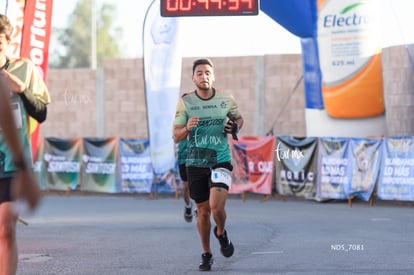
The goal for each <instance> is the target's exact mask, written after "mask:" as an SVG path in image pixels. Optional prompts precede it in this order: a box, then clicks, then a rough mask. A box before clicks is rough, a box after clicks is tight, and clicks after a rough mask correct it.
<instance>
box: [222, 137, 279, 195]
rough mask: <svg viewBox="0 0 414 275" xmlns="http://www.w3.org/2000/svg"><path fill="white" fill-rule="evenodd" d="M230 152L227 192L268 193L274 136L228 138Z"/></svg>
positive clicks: (270, 182)
mask: <svg viewBox="0 0 414 275" xmlns="http://www.w3.org/2000/svg"><path fill="white" fill-rule="evenodd" d="M229 144H230V149H231V154H232V164H233V172H232V181H233V183H232V185H231V187H230V190H229V193H232V194H240V193H243V192H251V193H257V194H265V195H270V194H271V193H272V183H273V165H274V155H275V154H274V152H275V138H274V137H273V136H268V137H239V140H238V141H236V140H233V139H229Z"/></svg>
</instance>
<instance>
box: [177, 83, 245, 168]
mask: <svg viewBox="0 0 414 275" xmlns="http://www.w3.org/2000/svg"><path fill="white" fill-rule="evenodd" d="M194 116H197V117H199V122H198V125H197V126H196V127H195V128H194V129H192V131H191V132H190V133H189V136H188V147H187V161H186V165H187V166H194V167H212V166H214V165H216V164H217V163H222V162H230V161H231V155H230V147H229V143H228V138H227V135H226V134H223V130H224V126H225V125H226V123H227V119H228V118H231V119H237V118H239V117H240V113H239V110H238V107H237V103H236V101H235V99H234V97H233V96H231V95H228V94H224V93H221V92H219V91H216V90H215V92H214V95H213V96H212V97H211V98H209V99H202V98H200V97H199V96H198V95H197V94H196V93H195V92H191V93H189V94H187V95H185V96H183V97H182V98H181V99H180V100H179V102H178V105H177V112H176V117H175V121H174V123H175V125H186V124H187V121H188V119H189V118H190V117H194Z"/></svg>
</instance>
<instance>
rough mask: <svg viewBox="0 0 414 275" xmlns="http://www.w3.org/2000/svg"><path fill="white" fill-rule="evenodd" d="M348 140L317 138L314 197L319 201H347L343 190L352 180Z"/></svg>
mask: <svg viewBox="0 0 414 275" xmlns="http://www.w3.org/2000/svg"><path fill="white" fill-rule="evenodd" d="M348 146H349V139H347V138H319V140H318V171H319V175H318V177H317V185H316V196H317V197H318V198H321V199H347V198H348V197H347V195H346V194H345V188H346V186H347V185H350V181H351V179H352V165H351V163H350V157H349V151H348Z"/></svg>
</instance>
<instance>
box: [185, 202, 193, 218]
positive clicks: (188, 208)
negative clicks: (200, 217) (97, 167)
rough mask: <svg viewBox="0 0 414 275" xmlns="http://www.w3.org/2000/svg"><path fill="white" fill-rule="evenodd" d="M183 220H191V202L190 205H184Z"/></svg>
mask: <svg viewBox="0 0 414 275" xmlns="http://www.w3.org/2000/svg"><path fill="white" fill-rule="evenodd" d="M184 220H185V221H186V222H192V221H193V207H192V204H190V206H186V205H184Z"/></svg>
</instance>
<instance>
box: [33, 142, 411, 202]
mask: <svg viewBox="0 0 414 275" xmlns="http://www.w3.org/2000/svg"><path fill="white" fill-rule="evenodd" d="M230 148H231V154H232V159H233V166H234V169H233V173H232V175H233V183H232V185H231V187H230V190H229V193H231V194H245V193H255V194H262V195H267V196H269V195H275V194H277V195H278V196H282V197H289V196H293V197H302V198H306V199H313V200H317V201H323V200H329V199H338V200H348V201H349V200H351V199H353V198H359V199H361V200H363V201H372V199H373V198H376V199H380V200H399V201H414V137H411V136H407V137H386V138H338V137H319V138H316V137H305V138H297V137H292V136H278V137H274V136H265V137H250V136H241V137H239V140H237V141H236V140H230ZM150 150H151V147H150V141H149V140H148V139H146V138H142V139H135V138H129V139H125V138H75V139H58V138H44V139H42V140H41V142H40V143H39V148H38V152H39V154H38V158H37V160H36V162H35V165H34V167H35V171H36V174H37V176H38V179H39V182H40V185H41V187H42V189H43V190H53V191H70V190H80V191H84V192H100V193H149V194H153V193H162V194H174V193H175V194H177V192H179V190H180V180H179V177H178V173H177V169H176V168H175V169H172V170H169V171H167V172H166V173H162V174H157V173H155V172H154V169H153V165H152V162H151V154H150Z"/></svg>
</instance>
